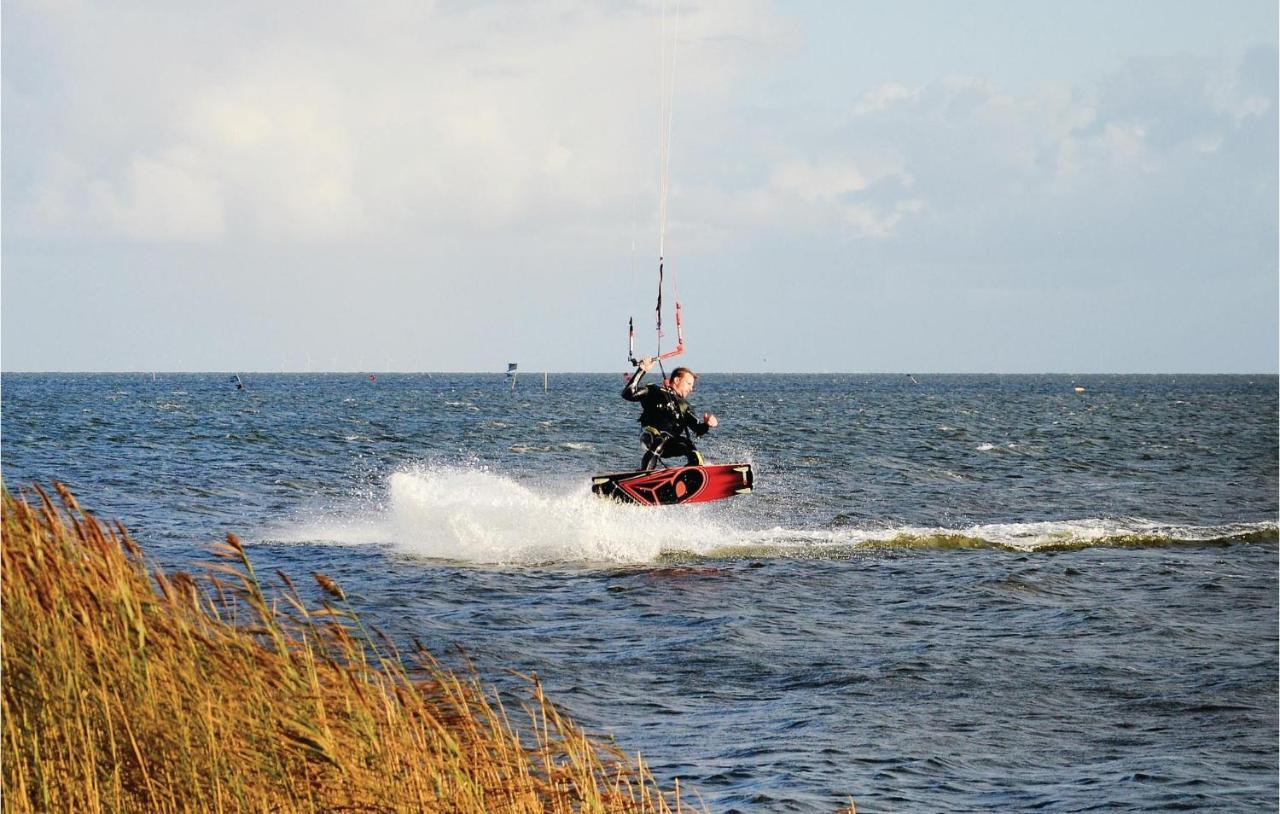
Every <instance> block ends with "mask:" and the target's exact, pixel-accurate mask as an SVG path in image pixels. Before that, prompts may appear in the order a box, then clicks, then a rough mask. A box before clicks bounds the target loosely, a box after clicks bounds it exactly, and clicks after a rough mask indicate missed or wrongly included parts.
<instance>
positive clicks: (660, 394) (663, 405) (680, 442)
mask: <svg viewBox="0 0 1280 814" xmlns="http://www.w3.org/2000/svg"><path fill="white" fill-rule="evenodd" d="M643 377H644V371H643V370H641V369H640V368H636V372H635V374H634V375H632V377H631V380H630V381H629V382H627V386H626V387H624V388H622V397H623V398H624V399H626V400H627V401H638V402H640V407H641V411H640V425H641V426H642V427H644V432H642V433H641V435H640V442H641V443H642V444H644V449H645V452H644V459H643V460H642V461H641V462H640V468H641V469H642V470H645V471H647V470H650V469H653V468H655V467H656V466H657V465H658V462H659V461H660V460H661V459H662V458H671V457H675V456H677V455H683V456H685V460H687V461H688V462H689V466H701V465H702V463H703V460H702V453H701V452H698V448H697V447H696V446H694V444H693V438H691V437H690V433H691V432H692V433H693V434H694V435H696V436H699V437H701V436H703V435H706V434H707V430H709V429H711V428H710V427H709V426H707V424H706V422H704V421H699V420H698V419H697V418H696V417H695V416H694V413H693V408H692V407H690V406H689V402H687V401H685V400H684V399H682V398H680V397H679V396H678V395H676V394H675V393H674V392H673V391H672V390H671V389H670V388H668V387H665V386H663V385H657V384H650V385H646V386H644V387H641V386H640V379H642V378H643Z"/></svg>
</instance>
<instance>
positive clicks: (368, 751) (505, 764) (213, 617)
mask: <svg viewBox="0 0 1280 814" xmlns="http://www.w3.org/2000/svg"><path fill="white" fill-rule="evenodd" d="M0 488H2V487H0ZM56 488H57V491H58V495H59V498H60V499H59V501H58V502H57V503H55V502H54V501H53V500H51V499H50V497H49V496H48V495H47V494H46V493H45V492H44V491H43V490H40V489H38V488H37V489H36V490H35V491H34V492H33V493H28V494H25V495H23V496H21V497H14V496H12V495H11V494H10V493H9V491H8V490H7V489H3V544H2V546H0V547H2V561H0V583H2V589H3V597H2V599H3V653H2V657H3V665H2V668H3V672H2V674H0V675H2V677H3V696H4V701H3V736H2V737H3V742H2V750H3V756H4V760H3V782H4V787H3V811H4V812H6V813H7V812H12V814H20V813H21V812H29V811H41V812H45V811H83V812H103V811H110V812H129V811H145V812H188V811H202V812H203V811H262V812H268V811H270V812H293V811H299V812H303V811H306V812H310V811H348V812H384V811H385V812H393V811H406V812H408V811H413V812H418V811H430V812H434V811H448V812H545V811H552V812H560V811H564V812H568V811H575V812H576V811H582V812H613V811H625V812H641V813H644V812H654V814H664V813H665V812H672V811H680V810H682V809H688V807H689V806H688V803H687V802H682V801H681V799H680V797H681V791H680V788H679V783H678V781H677V783H676V786H675V788H674V789H673V790H669V791H664V790H662V789H661V788H660V787H659V786H658V784H657V783H656V782H655V780H654V778H653V776H652V775H651V774H650V773H649V772H648V771H647V770H646V769H645V768H644V765H643V763H641V762H639V760H638V759H637V761H636V762H635V763H632V762H631V761H628V760H627V759H626V757H625V756H623V755H622V754H620V753H618V752H617V751H616V750H614V749H612V748H610V747H608V746H604V745H602V744H600V743H597V742H594V741H592V740H591V739H590V738H588V736H587V735H586V734H584V733H583V732H582V731H581V730H580V729H578V728H577V727H575V726H574V725H573V723H572V722H570V721H569V720H567V719H566V718H565V717H564V716H563V715H561V714H560V713H559V712H558V711H557V710H556V708H555V706H554V705H552V704H551V703H550V702H549V701H548V700H547V698H546V697H545V696H544V695H543V693H542V688H541V686H540V685H539V684H538V682H537V680H536V679H532V678H531V679H530V686H531V693H530V695H531V701H530V702H529V703H528V704H526V705H525V708H524V710H522V711H521V712H519V713H517V714H516V715H514V716H510V717H509V716H508V714H507V711H506V710H505V709H504V708H503V706H502V705H501V703H500V702H499V701H498V700H497V698H496V696H495V695H494V694H493V693H492V692H491V691H490V690H486V689H485V688H484V687H483V686H482V685H481V684H480V683H479V682H478V681H477V680H476V679H475V678H474V677H459V676H458V675H457V674H455V673H452V672H449V671H447V670H445V669H444V668H442V667H441V665H440V664H439V663H437V662H436V661H435V659H433V658H432V657H431V655H430V654H429V653H427V652H425V650H422V649H421V648H419V650H418V652H417V653H416V654H414V655H415V656H416V661H417V666H416V668H412V667H409V666H406V662H405V661H404V660H403V659H402V657H401V655H400V654H399V653H398V652H396V650H395V648H394V647H393V646H392V644H391V643H390V642H389V641H388V640H386V639H385V638H384V637H381V636H375V635H374V634H372V633H370V632H369V631H368V630H367V629H366V628H365V627H364V625H363V624H362V623H361V622H360V620H359V619H358V617H357V616H356V615H355V613H354V612H353V611H352V609H351V607H350V605H349V604H348V602H347V600H346V597H345V595H344V593H343V591H342V589H341V587H339V586H338V585H336V584H334V583H333V582H332V581H331V580H329V579H328V578H326V577H324V576H323V575H319V574H317V575H316V580H317V582H318V584H319V585H320V587H321V588H322V589H324V591H325V592H326V593H327V594H328V596H329V597H330V598H331V600H332V601H329V600H325V601H323V602H322V603H321V604H320V606H319V607H307V606H306V605H305V604H304V602H303V600H302V599H301V597H300V596H299V594H298V592H297V591H296V590H295V589H294V587H293V585H292V583H290V582H289V581H288V578H287V577H285V576H284V575H283V574H281V575H280V576H281V578H282V579H284V581H285V584H286V586H287V590H286V591H285V592H284V593H282V594H281V595H280V596H279V597H276V598H273V599H268V597H267V596H266V595H264V593H263V590H262V585H261V582H260V581H259V578H258V577H257V575H256V574H255V573H254V570H253V565H252V564H251V562H250V560H249V557H248V556H247V555H246V554H245V551H244V548H243V546H241V544H240V542H239V541H238V540H237V539H236V538H235V536H234V535H228V536H227V541H226V543H225V544H222V545H220V546H218V554H219V555H220V556H221V558H222V560H221V562H220V563H219V564H217V565H215V566H213V567H212V569H211V571H210V573H209V574H207V575H206V577H207V580H208V581H207V584H205V585H204V587H202V584H201V583H198V582H197V581H196V580H195V579H193V578H192V577H191V576H189V575H187V574H182V573H178V574H174V575H172V576H169V575H166V574H165V573H163V572H162V571H161V570H159V569H158V568H156V567H153V566H149V565H148V564H147V563H145V562H144V560H143V557H142V553H141V551H140V550H139V548H138V546H137V544H136V543H135V542H134V541H133V540H132V539H130V537H129V534H128V533H127V531H126V530H125V528H124V527H123V526H122V525H120V524H118V523H117V524H114V525H106V524H103V523H100V522H99V521H97V520H96V519H94V518H93V517H92V516H90V515H89V514H87V513H86V512H84V511H82V510H81V509H80V507H79V505H78V504H77V503H76V500H75V498H74V497H73V496H72V495H71V493H70V492H68V491H67V490H66V489H65V488H63V487H62V486H61V485H56ZM153 583H154V584H153ZM411 670H412V673H411ZM513 718H514V719H515V720H517V721H522V722H523V723H522V724H521V725H520V728H518V727H517V726H515V725H513V723H512V721H513ZM520 730H522V731H523V732H524V734H523V736H522V734H521V731H520Z"/></svg>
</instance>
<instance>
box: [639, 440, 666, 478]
mask: <svg viewBox="0 0 1280 814" xmlns="http://www.w3.org/2000/svg"><path fill="white" fill-rule="evenodd" d="M668 440H669V439H667V438H664V437H662V436H661V435H655V434H654V433H651V432H649V431H648V430H646V431H644V432H643V433H641V434H640V443H641V444H642V445H643V446H644V457H643V458H641V459H640V471H641V472H648V471H649V470H651V469H657V468H658V465H659V464H660V463H662V454H663V447H664V446H665V445H666V442H667V441H668Z"/></svg>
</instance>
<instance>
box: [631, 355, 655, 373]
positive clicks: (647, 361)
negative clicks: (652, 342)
mask: <svg viewBox="0 0 1280 814" xmlns="http://www.w3.org/2000/svg"><path fill="white" fill-rule="evenodd" d="M656 361H658V360H657V359H656V358H655V357H653V356H646V357H644V358H643V359H641V360H640V361H639V362H637V363H636V367H638V368H640V369H641V370H643V371H644V372H645V373H648V372H649V368H651V367H653V363H654V362H656Z"/></svg>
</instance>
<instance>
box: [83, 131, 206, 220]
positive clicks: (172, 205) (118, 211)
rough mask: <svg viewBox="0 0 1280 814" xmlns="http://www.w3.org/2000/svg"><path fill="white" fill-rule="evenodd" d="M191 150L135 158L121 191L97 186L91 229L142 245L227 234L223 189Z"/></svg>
mask: <svg viewBox="0 0 1280 814" xmlns="http://www.w3.org/2000/svg"><path fill="white" fill-rule="evenodd" d="M202 164H203V162H202V161H200V160H199V157H198V156H195V155H194V154H192V153H191V152H190V151H186V150H180V151H173V152H171V153H169V154H167V155H165V156H161V157H158V158H149V157H144V156H139V157H135V158H134V159H133V161H132V162H131V163H130V166H129V169H128V171H127V173H126V176H125V179H124V182H123V183H122V184H121V185H119V186H117V185H113V184H109V183H107V182H105V181H101V180H98V181H92V182H90V183H89V186H88V213H87V218H88V221H89V223H90V224H92V226H94V227H97V228H98V229H99V230H101V231H103V232H105V233H107V234H111V235H119V236H123V237H127V238H133V239H138V240H156V241H191V242H205V241H211V240H216V239H217V238H220V237H221V236H222V235H223V234H224V233H225V231H226V219H225V211H224V207H223V200H222V194H221V185H220V183H219V182H218V180H217V179H215V178H211V177H210V176H208V175H206V174H204V173H203V172H202V169H201V166H202Z"/></svg>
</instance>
